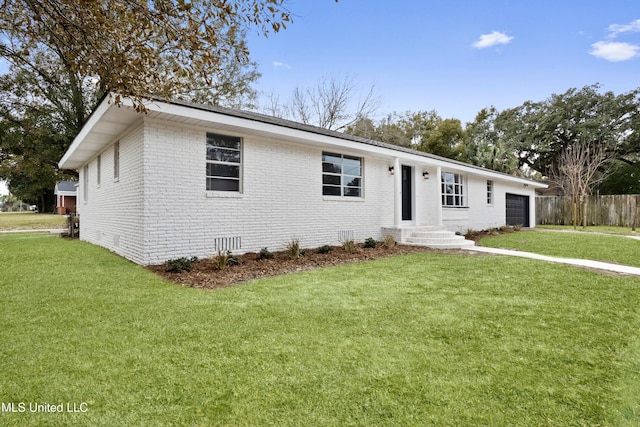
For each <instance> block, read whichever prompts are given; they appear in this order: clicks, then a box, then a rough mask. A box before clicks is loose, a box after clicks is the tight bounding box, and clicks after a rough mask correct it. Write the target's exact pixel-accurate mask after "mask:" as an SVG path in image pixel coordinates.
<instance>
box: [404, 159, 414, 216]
mask: <svg viewBox="0 0 640 427" xmlns="http://www.w3.org/2000/svg"><path fill="white" fill-rule="evenodd" d="M411 181H412V174H411V166H404V165H403V166H402V220H403V221H411V220H412V219H413V217H412V211H413V206H412V204H411V201H412V199H411V195H412V189H411Z"/></svg>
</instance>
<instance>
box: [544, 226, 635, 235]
mask: <svg viewBox="0 0 640 427" xmlns="http://www.w3.org/2000/svg"><path fill="white" fill-rule="evenodd" d="M536 228H541V229H543V230H563V231H574V228H573V226H572V225H549V224H545V225H536ZM577 231H579V232H585V233H606V234H623V235H626V236H640V230H638V229H635V230H632V229H631V227H616V226H613V225H591V226H588V227H587V228H585V229H583V228H582V227H578V228H577Z"/></svg>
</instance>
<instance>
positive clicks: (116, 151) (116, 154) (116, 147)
mask: <svg viewBox="0 0 640 427" xmlns="http://www.w3.org/2000/svg"><path fill="white" fill-rule="evenodd" d="M119 179H120V141H116V143H115V144H113V180H114V181H118V180H119Z"/></svg>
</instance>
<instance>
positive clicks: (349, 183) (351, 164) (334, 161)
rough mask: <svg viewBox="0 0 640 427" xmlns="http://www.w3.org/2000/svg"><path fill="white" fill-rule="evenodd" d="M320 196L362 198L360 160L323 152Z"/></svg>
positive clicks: (359, 158)
mask: <svg viewBox="0 0 640 427" xmlns="http://www.w3.org/2000/svg"><path fill="white" fill-rule="evenodd" d="M322 195H323V196H340V197H362V158H361V157H354V156H345V155H343V154H336V153H327V152H323V153H322Z"/></svg>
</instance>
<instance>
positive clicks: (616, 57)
mask: <svg viewBox="0 0 640 427" xmlns="http://www.w3.org/2000/svg"><path fill="white" fill-rule="evenodd" d="M591 47H592V48H593V50H592V51H591V52H589V53H590V54H591V55H593V56H595V57H598V58H601V59H605V60H607V61H611V62H620V61H626V60H628V59H631V58H634V57H636V56H638V55H639V54H640V46H636V45H633V44H631V43H622V42H597V43H594V44H592V45H591Z"/></svg>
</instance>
